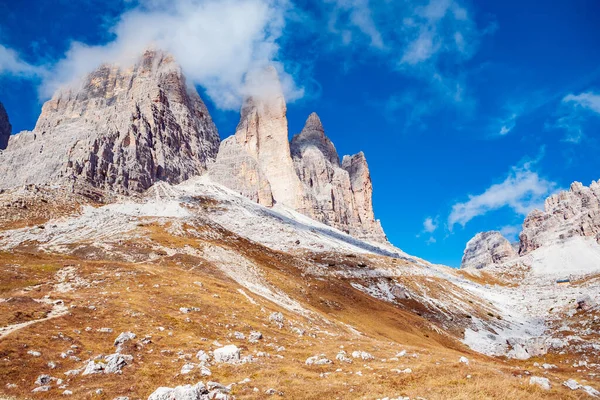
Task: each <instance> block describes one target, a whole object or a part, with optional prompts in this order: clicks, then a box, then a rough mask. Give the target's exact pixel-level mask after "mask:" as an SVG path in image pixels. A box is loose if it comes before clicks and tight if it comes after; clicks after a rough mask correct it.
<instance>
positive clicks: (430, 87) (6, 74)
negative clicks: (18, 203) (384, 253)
mask: <svg viewBox="0 0 600 400" xmlns="http://www.w3.org/2000/svg"><path fill="white" fill-rule="evenodd" d="M598 15H600V3H598V2H597V1H593V0H589V1H586V0H574V1H566V0H565V1H547V2H539V1H533V0H520V1H511V0H508V1H486V2H475V1H463V0H423V1H387V0H370V1H369V0H325V1H318V2H315V1H308V0H297V1H291V0H290V1H288V0H225V1H215V0H171V1H166V0H143V1H135V0H82V1H77V2H72V1H67V0H55V1H52V2H48V1H42V0H23V1H19V2H14V1H8V0H0V101H1V102H3V103H4V104H5V107H6V109H7V111H8V112H9V115H10V118H11V122H12V124H13V127H14V131H15V132H18V131H20V130H25V129H32V128H33V126H34V125H35V121H36V119H37V116H38V114H39V111H40V108H41V104H42V103H43V101H44V100H46V99H47V98H48V96H49V94H51V93H52V91H53V90H54V89H55V88H56V87H58V86H60V85H62V84H67V83H69V82H70V80H72V79H74V78H77V77H78V76H80V75H82V74H84V73H86V72H89V70H90V69H91V68H93V67H95V66H96V65H97V64H98V63H99V62H101V61H111V62H120V63H127V62H129V61H130V58H131V57H134V56H135V55H136V54H138V53H139V52H140V51H141V50H140V49H141V48H143V47H144V46H147V45H148V44H149V43H150V42H152V43H154V44H155V45H158V46H160V47H165V48H166V49H167V50H168V51H171V52H173V53H174V54H175V56H176V57H177V58H178V60H179V61H180V62H181V63H182V66H183V68H184V71H185V72H186V75H187V76H188V79H189V80H190V82H193V83H194V84H196V85H197V87H198V89H199V90H200V91H201V93H202V94H203V97H204V99H205V100H206V102H207V104H208V105H209V108H210V110H211V114H212V115H213V118H214V119H215V122H216V123H217V126H218V128H219V130H220V134H221V137H223V138H224V137H227V136H229V135H230V134H232V133H233V131H234V128H235V125H236V124H237V121H238V111H237V109H238V107H239V101H240V99H241V97H243V94H244V90H245V88H244V87H243V84H242V81H243V74H244V73H245V72H247V71H248V70H249V69H251V68H254V67H257V66H260V65H262V64H265V63H271V62H274V63H276V65H277V66H278V68H279V70H280V74H281V76H282V78H283V79H284V85H285V87H286V95H287V97H288V98H289V99H290V103H289V104H288V119H289V125H290V134H295V133H297V132H299V131H300V130H301V129H302V125H303V123H304V121H305V119H306V117H307V116H308V114H309V113H310V112H312V111H316V112H317V113H318V114H319V115H320V116H321V119H322V121H323V123H324V126H325V130H326V133H327V134H328V136H329V137H330V138H331V139H332V140H333V142H334V143H335V145H336V147H337V149H338V151H339V153H340V154H341V155H342V154H353V153H356V152H358V151H360V150H362V151H364V152H365V154H366V156H367V160H368V162H369V165H370V167H371V173H372V178H373V186H374V205H375V213H376V216H377V218H379V219H381V221H382V224H383V227H384V229H385V231H386V233H387V234H388V236H389V238H390V240H391V241H392V242H393V243H394V244H395V245H397V246H399V247H400V248H402V249H403V250H405V251H407V252H409V253H412V254H415V255H418V256H421V257H423V258H426V259H428V260H431V261H433V262H438V263H443V264H447V265H451V266H458V265H459V264H460V259H461V256H462V251H463V249H464V245H465V243H466V242H467V241H468V240H469V239H470V238H471V237H472V236H473V235H474V234H475V233H477V232H478V231H482V230H492V229H497V230H502V232H503V233H505V234H506V235H507V237H509V238H510V239H511V240H514V239H515V238H516V235H517V234H518V231H519V229H520V224H521V223H522V221H523V219H524V217H525V215H526V213H527V212H528V211H530V210H531V209H532V208H534V207H536V206H540V205H541V204H543V199H544V198H545V197H546V196H547V195H548V194H550V193H553V192H555V191H557V190H559V189H564V188H568V186H569V184H570V183H571V182H572V181H576V180H577V181H581V182H583V183H584V184H586V185H587V184H589V183H590V182H591V181H592V180H597V179H599V178H600V168H599V167H600V157H598V156H597V155H598V150H599V149H600V143H599V135H598V132H599V128H600V52H598V51H597V49H598V48H600V28H599V27H598V23H597V22H598V20H597V16H598Z"/></svg>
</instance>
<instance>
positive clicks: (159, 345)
mask: <svg viewBox="0 0 600 400" xmlns="http://www.w3.org/2000/svg"><path fill="white" fill-rule="evenodd" d="M210 206H212V205H211V204H207V207H210ZM168 229H169V226H168V225H161V224H156V223H152V222H147V223H146V222H145V223H143V224H141V225H140V227H139V230H140V232H144V236H145V238H147V240H142V241H138V242H135V243H134V242H130V243H123V245H122V249H121V250H122V251H123V252H126V253H128V254H130V253H131V254H136V255H137V256H139V257H140V259H144V257H145V260H146V261H143V262H125V261H123V260H121V259H119V257H118V256H112V257H109V258H107V259H96V260H90V259H89V258H88V257H87V256H86V255H87V254H88V253H89V252H92V251H94V250H95V249H94V248H93V246H91V245H90V247H82V248H81V249H79V250H78V252H75V255H71V256H64V255H58V254H40V253H31V252H22V251H15V252H11V253H0V296H1V297H3V298H9V297H14V298H19V299H21V300H19V301H22V302H23V305H24V307H23V309H24V310H25V309H27V307H29V306H30V305H32V303H31V300H26V299H27V298H29V299H32V298H36V299H39V298H41V297H43V296H45V295H50V296H51V298H52V299H59V298H60V299H62V300H64V301H65V304H66V305H67V306H68V307H69V313H68V314H67V315H65V316H62V317H60V318H56V319H53V320H49V321H44V322H40V323H37V324H33V325H30V326H28V327H27V328H25V329H22V330H19V331H16V332H14V333H12V334H10V335H8V336H7V337H6V338H4V339H0V382H2V385H0V397H1V396H2V395H4V396H15V397H16V398H19V399H24V398H36V399H56V398H62V396H61V395H60V393H61V392H62V391H61V390H59V389H57V388H55V387H54V388H53V389H52V390H51V391H49V392H45V393H37V394H32V393H31V390H32V389H33V388H34V387H35V385H34V381H35V379H36V377H37V376H38V375H40V374H43V373H48V374H50V375H52V376H55V377H58V378H62V379H64V380H65V383H66V384H67V385H68V389H69V390H71V391H73V396H71V397H69V398H73V399H113V398H115V397H117V396H129V397H130V398H131V399H138V398H140V399H145V398H147V397H148V395H149V394H150V393H151V392H153V391H154V390H155V389H156V388H157V387H159V386H171V387H172V386H176V385H181V384H186V383H196V382H198V381H204V382H206V381H208V380H213V381H218V382H221V383H224V384H229V383H234V382H240V381H241V380H243V379H245V378H250V379H251V382H250V383H248V384H245V385H235V386H233V388H232V393H233V394H234V395H235V396H236V397H237V398H240V399H263V398H265V397H266V396H265V394H264V392H265V390H267V389H269V388H275V389H276V390H280V391H283V392H284V393H285V398H288V399H324V398H327V399H329V398H331V399H338V398H339V399H358V398H366V399H375V398H381V397H386V396H390V397H392V396H393V397H396V396H400V395H402V396H410V397H411V398H416V397H423V398H426V399H429V400H434V399H503V400H505V399H526V400H537V399H577V398H582V397H581V394H580V393H579V392H571V391H568V390H567V389H565V388H563V387H561V386H560V385H559V383H560V382H562V381H563V380H566V379H568V378H575V379H583V375H578V374H577V373H574V372H573V371H572V370H567V369H564V370H563V369H558V370H552V371H550V372H548V375H547V376H548V377H550V379H551V381H552V383H553V389H552V390H551V391H549V392H544V391H542V390H541V389H539V388H537V387H535V386H530V385H529V384H528V381H529V377H528V376H527V375H525V371H526V370H530V371H531V372H532V373H533V374H536V373H540V374H541V372H538V371H539V370H538V369H533V368H532V364H533V362H534V360H529V361H527V362H519V361H514V360H511V361H506V360H501V359H493V358H489V357H484V356H482V355H479V354H476V353H473V352H471V351H469V350H468V349H467V348H466V347H465V346H464V345H462V344H461V343H460V342H458V341H457V340H455V339H454V338H453V337H452V336H450V335H448V334H444V333H440V332H437V331H434V330H432V329H431V326H432V321H428V320H426V319H425V318H424V317H423V316H419V315H418V313H421V314H422V315H424V314H425V311H426V310H425V309H424V307H423V305H421V304H419V303H418V302H416V301H414V300H407V301H406V302H404V303H403V304H402V307H399V306H395V305H393V304H390V303H387V302H383V301H379V300H376V299H374V298H372V297H370V296H368V295H366V294H364V293H363V292H361V291H358V290H356V289H354V288H352V286H350V284H349V283H350V282H349V281H348V280H344V279H337V278H336V279H334V278H331V277H320V276H316V275H311V274H305V273H303V268H305V267H306V266H307V265H310V264H311V263H327V262H334V261H333V260H339V259H340V257H339V255H338V256H336V257H333V256H332V257H331V260H329V259H328V258H327V257H324V258H321V259H319V260H318V261H317V260H316V258H311V257H312V256H311V257H299V256H298V257H296V256H292V255H289V254H285V253H280V252H276V251H272V250H269V249H266V248H264V247H262V246H259V245H256V244H253V243H251V242H249V241H247V240H245V239H243V238H239V237H236V236H235V235H233V234H231V233H229V232H221V231H219V232H218V233H219V235H220V236H211V237H212V239H207V238H206V237H204V234H205V233H206V230H207V229H209V228H208V227H204V228H203V227H201V226H185V227H183V229H184V230H186V232H187V233H186V234H185V236H174V235H172V234H170V233H169V232H168ZM211 229H212V228H211ZM213 233H214V232H213ZM215 237H218V239H215ZM207 244H208V245H219V246H223V247H225V248H229V249H232V250H235V251H236V252H238V253H240V254H243V255H244V256H245V257H247V258H248V259H250V260H252V261H253V262H254V263H255V264H256V265H257V266H258V267H259V268H260V271H261V273H262V274H263V276H264V278H265V279H266V280H267V281H268V282H269V283H270V284H271V285H272V286H273V287H277V288H279V289H280V290H281V291H283V292H285V293H286V294H288V295H289V296H290V297H292V298H294V299H296V300H297V301H299V302H300V303H301V304H302V306H303V307H304V308H305V309H307V310H309V311H310V312H311V313H312V316H310V317H306V316H300V315H297V314H294V313H291V312H288V311H286V310H285V309H282V308H281V307H279V306H277V305H276V304H274V303H271V302H269V301H267V300H265V299H263V298H261V297H259V296H257V295H254V294H252V293H251V292H250V291H249V290H248V289H244V290H245V292H246V293H247V294H248V295H249V296H251V298H252V299H253V300H254V301H255V302H256V303H257V304H253V303H252V302H250V301H249V300H248V299H247V298H246V297H245V296H244V295H243V294H241V293H240V292H239V291H238V289H240V288H241V287H240V286H239V285H237V284H236V283H235V282H233V281H232V280H230V279H229V278H227V277H226V276H225V275H224V274H223V273H222V272H221V271H220V270H219V269H218V268H217V267H216V266H215V265H213V264H212V263H211V262H209V261H207V260H204V259H202V258H201V257H197V256H191V255H176V256H172V257H169V256H167V255H166V254H164V255H162V256H161V257H159V258H158V259H156V260H154V261H150V260H148V258H147V255H148V254H150V253H151V252H154V250H153V249H152V248H150V246H151V245H153V246H154V245H156V246H159V245H160V246H165V247H170V248H183V247H184V246H189V247H192V248H198V249H199V248H201V247H202V246H205V245H207ZM315 257H316V256H315ZM342 258H343V259H344V260H345V262H347V263H348V264H351V265H350V266H351V267H352V266H354V267H357V268H359V266H358V263H362V262H370V260H369V259H362V258H360V257H356V258H355V257H346V256H345V255H344V257H342ZM380 261H381V260H380ZM65 266H71V267H74V268H76V270H77V275H78V277H79V278H81V279H83V280H85V281H86V282H88V283H89V284H90V285H89V287H87V286H82V287H78V288H76V289H75V290H73V291H70V292H66V293H58V292H56V291H55V288H54V286H53V285H54V283H55V278H54V277H55V274H56V272H57V271H58V270H59V269H60V268H63V267H65ZM196 282H201V283H202V285H201V286H200V285H198V284H197V283H196ZM417 283H418V284H420V285H424V284H427V285H430V287H431V290H443V287H442V286H441V285H442V282H439V281H437V280H435V279H430V280H428V281H425V280H422V281H419V280H418V279H416V278H414V281H413V282H412V284H417ZM403 284H405V285H407V286H408V285H410V284H411V281H410V280H407V281H406V282H403ZM32 286H35V288H34V289H31V288H32ZM25 289H27V290H25ZM29 289H31V290H29ZM90 307H92V308H90ZM180 307H198V308H199V309H200V311H198V312H192V313H188V314H183V313H181V312H180V311H179V308H180ZM11 311H14V310H12V309H11ZM38 311H39V310H29V312H30V313H34V314H33V316H35V312H38ZM274 311H281V312H282V313H283V314H284V316H285V318H286V325H285V327H284V328H283V329H281V328H279V327H278V326H277V325H276V324H273V323H270V322H269V321H268V316H269V314H270V313H271V312H274ZM481 312H483V310H482V311H481ZM3 324H4V323H3ZM346 324H347V325H350V326H352V327H353V328H354V329H356V330H357V331H359V332H360V334H357V333H355V331H353V330H352V329H349V328H348V327H347V325H346ZM292 325H293V326H296V327H301V328H302V329H305V330H306V333H307V334H306V335H304V336H298V335H297V334H295V333H294V332H292V330H291V329H290V327H291V326H292ZM86 327H90V328H92V329H91V330H86ZM102 327H108V328H112V329H113V332H112V333H101V332H99V331H98V329H99V328H102ZM160 328H164V330H162V329H160ZM253 330H258V331H260V332H262V334H263V335H264V339H263V340H261V341H259V342H258V343H249V342H247V341H245V340H237V339H235V338H234V337H233V332H235V331H239V332H242V333H244V334H246V335H248V334H249V333H250V331H253ZM124 331H131V332H134V333H135V334H136V335H137V336H138V337H137V339H136V340H135V341H134V342H133V343H128V345H127V347H126V348H125V350H124V353H128V354H131V355H133V356H134V361H133V363H132V365H129V366H126V367H125V368H124V369H123V374H122V375H91V376H80V375H78V376H73V377H66V376H65V375H64V373H65V372H66V371H68V370H72V369H76V368H81V367H83V366H84V362H85V361H86V360H87V359H90V358H93V357H95V356H97V355H99V354H111V353H113V352H114V351H115V348H114V346H113V341H114V339H115V338H116V336H117V335H118V334H119V333H121V332H124ZM144 337H148V338H149V339H150V341H151V342H150V343H147V344H142V343H141V342H139V341H140V340H141V339H142V338H144ZM214 341H218V342H219V343H220V344H222V345H225V344H229V343H233V344H236V345H237V346H239V347H240V348H241V349H242V355H243V356H244V355H249V354H256V352H258V351H263V352H266V353H269V354H270V355H271V356H270V357H260V358H257V359H256V362H253V363H249V364H244V365H213V366H212V367H211V371H212V376H211V377H202V376H200V374H199V370H194V371H193V372H192V373H190V374H188V375H180V374H179V372H180V369H181V367H182V366H183V364H184V363H185V362H187V361H191V362H194V361H195V358H194V355H195V354H196V352H197V351H199V350H205V351H209V350H214V349H215V348H216V347H218V346H217V345H215V344H213V342H214ZM73 346H76V347H73ZM280 346H283V347H284V348H285V350H283V351H280V352H278V351H277V348H278V347H280ZM340 346H343V347H344V349H345V350H346V351H347V352H348V353H351V352H352V351H354V350H362V351H367V352H369V353H371V354H373V355H374V356H375V360H371V361H359V360H354V362H353V363H352V364H345V363H341V362H338V361H336V360H335V356H336V354H337V353H338V351H339V350H340ZM29 350H36V351H40V352H41V353H42V356H41V357H32V356H31V355H28V354H27V352H28V351H29ZM68 350H72V351H73V352H74V355H75V356H76V357H79V359H80V360H79V361H77V360H73V359H70V358H68V357H67V358H64V359H63V358H61V356H60V354H61V353H62V352H66V351H68ZM401 350H407V352H408V353H407V355H406V356H405V357H401V358H399V359H397V360H394V359H393V358H394V356H395V354H397V353H398V352H399V351H401ZM278 354H279V355H281V356H283V358H278V357H277V355H278ZM317 354H325V355H326V356H327V357H328V358H330V359H332V360H334V361H335V363H334V364H333V365H326V366H307V365H305V360H306V359H307V358H308V357H310V356H313V355H317ZM413 354H414V355H415V356H414V357H413ZM461 355H466V356H467V357H468V358H469V359H470V361H471V362H470V365H469V366H466V365H464V364H461V363H459V362H458V359H459V357H460V356H461ZM188 358H191V359H190V360H188ZM549 359H552V358H551V357H550V358H549ZM49 361H53V362H55V363H56V364H57V367H56V368H55V369H50V368H49V367H48V365H47V364H48V362H49ZM557 362H558V361H557ZM405 368H410V369H412V373H410V374H406V373H398V372H395V371H393V370H394V369H400V370H403V369H405ZM338 369H341V371H338ZM358 372H360V374H358ZM467 376H470V378H469V377H467ZM6 383H14V384H17V385H18V387H17V388H15V389H8V388H7V387H6V386H5V384H6ZM254 387H257V388H259V391H258V392H254V391H253V388H254ZM98 388H102V389H103V394H102V395H96V394H95V393H94V392H95V390H96V389H98ZM578 396H579V397H578Z"/></svg>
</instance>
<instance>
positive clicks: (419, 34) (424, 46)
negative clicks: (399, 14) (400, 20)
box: [400, 0, 479, 66]
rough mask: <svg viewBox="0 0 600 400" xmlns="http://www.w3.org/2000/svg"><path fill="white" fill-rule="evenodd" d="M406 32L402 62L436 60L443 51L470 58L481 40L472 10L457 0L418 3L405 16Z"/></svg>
mask: <svg viewBox="0 0 600 400" xmlns="http://www.w3.org/2000/svg"><path fill="white" fill-rule="evenodd" d="M403 34H404V35H405V38H407V39H408V43H407V45H406V46H405V48H404V51H403V54H402V57H401V59H400V64H408V65H411V66H414V65H416V64H421V63H424V62H433V63H436V62H437V57H439V56H441V55H443V54H445V55H449V56H451V57H452V58H454V59H455V60H457V61H460V60H463V59H468V58H470V57H471V56H472V54H473V52H474V50H475V48H476V47H477V45H478V41H479V40H478V36H479V33H478V32H477V29H476V26H475V23H474V22H473V21H472V19H471V18H470V15H469V12H468V11H467V9H466V8H464V7H463V6H462V5H461V4H460V2H459V1H456V0H429V1H428V2H427V4H425V5H422V6H417V7H415V8H414V9H413V10H412V13H411V14H410V15H409V16H408V17H407V18H405V19H404V24H403Z"/></svg>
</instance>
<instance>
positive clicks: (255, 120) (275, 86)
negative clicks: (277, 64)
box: [209, 68, 387, 242]
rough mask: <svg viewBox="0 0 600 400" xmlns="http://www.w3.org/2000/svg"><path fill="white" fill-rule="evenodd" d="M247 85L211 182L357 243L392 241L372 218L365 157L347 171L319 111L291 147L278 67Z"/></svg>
mask: <svg viewBox="0 0 600 400" xmlns="http://www.w3.org/2000/svg"><path fill="white" fill-rule="evenodd" d="M246 87H247V88H248V90H249V91H250V93H251V96H249V97H248V98H246V100H245V101H244V104H243V106H242V110H241V117H240V122H239V124H238V126H237V129H236V132H235V135H233V136H231V137H229V138H227V139H225V140H224V141H223V142H222V143H221V147H220V149H219V154H218V156H217V160H216V162H215V163H214V164H213V165H212V166H211V167H210V170H209V174H210V176H211V178H212V179H213V180H214V181H216V182H218V183H221V184H223V185H224V186H227V187H229V188H230V189H233V190H235V191H236V192H238V193H240V194H243V195H244V196H246V197H248V198H250V199H252V200H254V201H256V202H258V203H260V204H262V205H265V206H271V205H273V204H274V203H281V204H284V205H286V206H288V207H291V208H293V209H294V210H296V211H299V212H301V213H303V214H305V215H307V216H309V217H311V218H314V219H316V220H318V221H320V222H324V223H326V224H328V225H331V226H334V227H336V228H338V229H340V230H343V231H345V232H347V233H349V234H351V235H353V236H355V237H358V238H361V239H368V240H374V241H379V242H387V239H386V237H385V234H384V233H383V230H382V229H381V226H380V225H379V223H378V221H375V218H374V216H373V207H372V200H371V196H372V187H371V177H370V174H369V170H368V166H367V165H366V159H365V157H364V154H362V153H359V154H357V155H355V156H352V157H349V158H348V159H347V161H346V163H347V169H346V168H342V167H341V166H340V160H339V157H338V154H337V151H336V149H335V146H334V145H333V143H332V142H331V140H329V138H328V137H327V136H326V135H325V130H324V128H323V124H322V123H321V120H320V118H319V116H318V115H317V114H316V113H312V114H311V115H310V116H309V117H308V119H307V120H306V124H305V126H304V129H303V130H302V132H301V133H299V134H298V135H295V136H294V138H293V139H292V141H291V143H290V142H289V141H288V124H287V116H286V105H285V99H284V96H283V93H282V89H281V84H280V83H279V78H278V77H277V71H276V70H275V69H274V68H267V69H263V70H258V71H253V72H252V73H250V74H248V77H247V79H246Z"/></svg>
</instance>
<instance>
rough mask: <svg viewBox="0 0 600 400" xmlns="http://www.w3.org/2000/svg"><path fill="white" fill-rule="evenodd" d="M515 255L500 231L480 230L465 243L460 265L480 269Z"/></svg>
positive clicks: (502, 261)
mask: <svg viewBox="0 0 600 400" xmlns="http://www.w3.org/2000/svg"><path fill="white" fill-rule="evenodd" d="M515 257H517V252H516V251H515V249H514V248H513V246H512V245H511V243H510V242H509V241H508V240H507V239H506V238H505V237H504V236H503V235H502V234H501V233H500V232H496V231H491V232H480V233H478V234H477V235H475V237H473V239H471V240H469V242H468V243H467V247H466V248H465V252H464V255H463V258H462V262H461V265H460V267H461V268H475V269H481V268H484V267H488V266H491V265H498V264H502V263H504V262H506V261H508V260H511V259H513V258H515Z"/></svg>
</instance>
